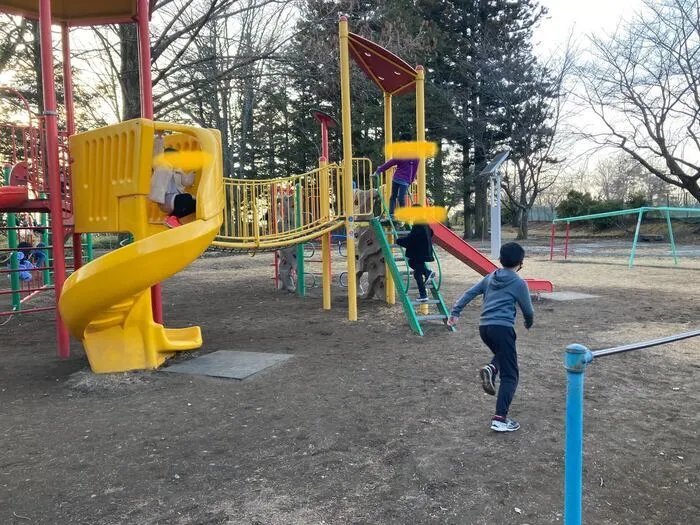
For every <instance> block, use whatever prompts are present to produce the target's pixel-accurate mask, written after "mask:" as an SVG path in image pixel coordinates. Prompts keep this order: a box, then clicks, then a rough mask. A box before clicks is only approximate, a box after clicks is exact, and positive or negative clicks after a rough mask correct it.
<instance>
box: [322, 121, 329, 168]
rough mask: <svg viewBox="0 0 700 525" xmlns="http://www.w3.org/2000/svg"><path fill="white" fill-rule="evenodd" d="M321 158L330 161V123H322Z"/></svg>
mask: <svg viewBox="0 0 700 525" xmlns="http://www.w3.org/2000/svg"><path fill="white" fill-rule="evenodd" d="M321 156H323V157H325V158H326V160H328V121H327V120H322V121H321Z"/></svg>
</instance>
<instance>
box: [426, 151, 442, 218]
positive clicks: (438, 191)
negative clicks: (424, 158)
mask: <svg viewBox="0 0 700 525" xmlns="http://www.w3.org/2000/svg"><path fill="white" fill-rule="evenodd" d="M442 158H443V154H442V152H441V153H439V154H438V156H437V157H435V160H434V161H433V162H434V163H433V173H432V175H433V176H432V177H431V181H432V183H431V184H430V186H431V190H432V194H433V201H434V204H435V205H437V206H444V205H445V169H444V166H443V165H442Z"/></svg>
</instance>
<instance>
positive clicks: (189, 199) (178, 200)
mask: <svg viewBox="0 0 700 525" xmlns="http://www.w3.org/2000/svg"><path fill="white" fill-rule="evenodd" d="M195 211H197V200H196V199H195V198H194V197H193V196H192V195H190V194H189V193H178V194H177V195H175V201H174V202H173V212H172V213H171V214H170V215H173V216H175V217H177V218H178V219H181V218H182V217H187V216H188V215H190V214H192V213H194V212H195Z"/></svg>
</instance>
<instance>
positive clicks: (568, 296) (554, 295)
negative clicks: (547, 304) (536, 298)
mask: <svg viewBox="0 0 700 525" xmlns="http://www.w3.org/2000/svg"><path fill="white" fill-rule="evenodd" d="M540 297H541V298H542V299H550V300H552V301H578V300H579V299H595V298H596V297H599V296H598V295H590V294H587V293H579V292H549V293H542V294H540Z"/></svg>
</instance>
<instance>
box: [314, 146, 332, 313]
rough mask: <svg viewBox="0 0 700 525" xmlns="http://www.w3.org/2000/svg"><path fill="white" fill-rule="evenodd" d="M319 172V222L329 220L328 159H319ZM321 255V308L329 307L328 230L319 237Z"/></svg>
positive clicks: (329, 245) (330, 277) (329, 261)
mask: <svg viewBox="0 0 700 525" xmlns="http://www.w3.org/2000/svg"><path fill="white" fill-rule="evenodd" d="M318 164H319V167H320V168H321V172H320V173H319V176H320V177H321V182H320V184H319V199H320V201H321V222H324V223H327V222H329V221H330V214H331V203H330V201H329V200H328V196H329V195H330V189H329V185H328V160H327V159H326V157H321V158H320V160H319V163H318ZM321 256H322V261H323V277H322V279H323V281H322V282H323V309H324V310H330V309H331V279H332V278H333V276H332V275H331V233H330V232H328V233H326V234H324V235H323V236H322V237H321Z"/></svg>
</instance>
